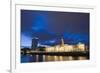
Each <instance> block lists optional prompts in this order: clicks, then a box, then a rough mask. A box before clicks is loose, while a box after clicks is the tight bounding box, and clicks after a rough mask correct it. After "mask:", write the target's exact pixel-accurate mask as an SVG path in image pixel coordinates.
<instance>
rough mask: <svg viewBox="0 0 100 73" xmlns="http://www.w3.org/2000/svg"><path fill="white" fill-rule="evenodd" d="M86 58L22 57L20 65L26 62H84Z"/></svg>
mask: <svg viewBox="0 0 100 73" xmlns="http://www.w3.org/2000/svg"><path fill="white" fill-rule="evenodd" d="M86 59H87V57H82V56H78V57H72V56H49V55H48V56H47V55H42V56H41V55H34V56H32V55H26V56H25V55H22V56H21V63H28V62H49V61H71V60H86Z"/></svg>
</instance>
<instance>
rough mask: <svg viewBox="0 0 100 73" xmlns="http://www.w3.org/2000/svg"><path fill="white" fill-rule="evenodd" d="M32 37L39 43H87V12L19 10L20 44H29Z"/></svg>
mask: <svg viewBox="0 0 100 73" xmlns="http://www.w3.org/2000/svg"><path fill="white" fill-rule="evenodd" d="M33 37H37V38H39V44H44V45H50V44H59V43H60V39H61V38H64V41H65V43H67V44H77V43H78V42H82V43H85V44H87V45H89V13H78V12H56V11H36V10H21V46H29V47H30V46H31V40H32V38H33Z"/></svg>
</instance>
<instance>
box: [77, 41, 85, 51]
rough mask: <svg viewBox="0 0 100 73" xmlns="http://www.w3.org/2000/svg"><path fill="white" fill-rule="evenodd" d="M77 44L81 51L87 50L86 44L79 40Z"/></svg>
mask: <svg viewBox="0 0 100 73" xmlns="http://www.w3.org/2000/svg"><path fill="white" fill-rule="evenodd" d="M77 46H78V48H79V50H80V51H85V44H83V43H80V42H79V43H78V45H77Z"/></svg>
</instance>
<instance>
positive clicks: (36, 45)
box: [31, 38, 39, 50]
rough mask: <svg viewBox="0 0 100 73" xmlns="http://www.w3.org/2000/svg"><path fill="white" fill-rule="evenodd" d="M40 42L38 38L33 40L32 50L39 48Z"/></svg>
mask: <svg viewBox="0 0 100 73" xmlns="http://www.w3.org/2000/svg"><path fill="white" fill-rule="evenodd" d="M38 40H39V39H38V38H33V39H32V45H31V48H32V49H34V50H35V49H36V48H37V47H38Z"/></svg>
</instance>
